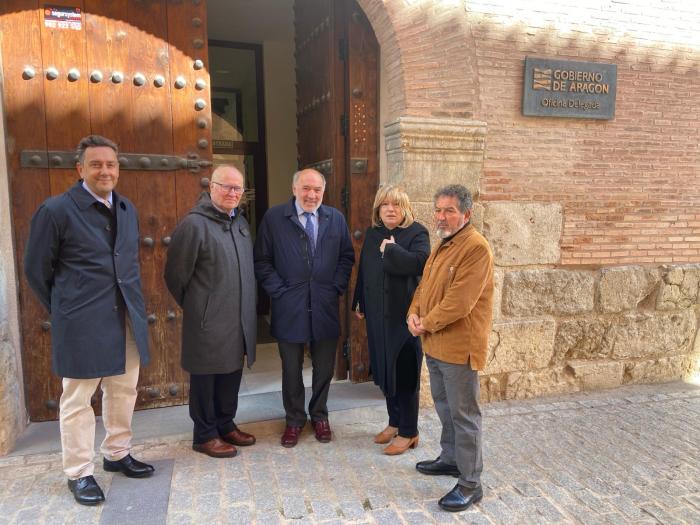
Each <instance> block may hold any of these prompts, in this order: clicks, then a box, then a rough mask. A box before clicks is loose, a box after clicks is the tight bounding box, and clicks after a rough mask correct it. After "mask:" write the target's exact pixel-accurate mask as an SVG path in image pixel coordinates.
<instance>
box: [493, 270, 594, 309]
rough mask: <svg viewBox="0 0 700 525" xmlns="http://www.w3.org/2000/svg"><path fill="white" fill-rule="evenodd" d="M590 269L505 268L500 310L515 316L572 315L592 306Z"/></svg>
mask: <svg viewBox="0 0 700 525" xmlns="http://www.w3.org/2000/svg"><path fill="white" fill-rule="evenodd" d="M594 290H595V279H594V277H593V273H592V272H587V271H570V270H519V271H514V272H508V273H507V274H506V276H505V280H504V285H503V303H502V306H501V308H502V310H503V313H504V314H506V315H512V316H515V317H534V316H537V315H542V314H545V315H546V314H549V315H575V314H581V313H584V312H590V311H592V310H593V297H594Z"/></svg>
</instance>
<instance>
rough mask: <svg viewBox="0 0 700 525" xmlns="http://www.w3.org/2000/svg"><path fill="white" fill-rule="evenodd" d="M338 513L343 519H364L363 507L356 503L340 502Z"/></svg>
mask: <svg viewBox="0 0 700 525" xmlns="http://www.w3.org/2000/svg"><path fill="white" fill-rule="evenodd" d="M368 506H369V505H368ZM340 512H341V513H342V514H343V517H344V518H346V519H348V520H359V519H366V517H365V507H363V505H362V504H361V503H358V502H356V501H342V502H340Z"/></svg>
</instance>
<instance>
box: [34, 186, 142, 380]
mask: <svg viewBox="0 0 700 525" xmlns="http://www.w3.org/2000/svg"><path fill="white" fill-rule="evenodd" d="M115 229H116V235H115ZM24 273H25V275H26V277H27V281H28V282H29V286H31V288H32V290H33V291H34V293H36V295H37V297H38V298H39V300H40V301H41V303H42V304H43V305H44V307H45V308H46V309H47V310H48V311H49V313H50V314H51V347H52V350H53V352H52V362H53V371H54V372H55V373H56V375H58V376H59V377H70V378H75V379H90V378H97V377H106V376H113V375H119V374H123V373H124V367H125V364H126V337H125V328H124V322H125V317H124V314H125V308H126V310H128V312H129V317H130V318H131V322H132V326H133V331H134V338H135V339H136V345H137V347H138V350H139V354H140V355H141V363H142V364H144V365H145V364H146V363H148V360H149V356H148V325H147V323H146V308H145V306H144V301H143V295H142V292H141V276H140V273H139V229H138V220H137V217H136V209H135V208H134V205H133V204H132V203H131V202H130V201H129V200H128V199H126V198H124V197H122V196H121V195H119V194H117V192H112V211H110V210H109V209H107V207H106V206H105V205H104V204H102V203H100V202H98V201H97V200H96V199H95V198H94V197H93V196H92V195H90V194H89V193H88V192H87V191H86V190H85V189H84V188H83V187H82V180H79V181H78V182H77V183H76V184H75V185H74V186H73V187H71V188H70V189H69V190H68V191H67V192H65V193H63V194H62V195H58V196H56V197H51V198H49V199H47V200H46V201H44V203H43V204H42V205H41V206H40V207H39V209H38V210H37V211H36V213H35V214H34V217H33V218H32V225H31V229H30V231H29V239H28V240H27V246H26V250H25V253H24Z"/></svg>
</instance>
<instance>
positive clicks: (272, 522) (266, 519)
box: [255, 511, 283, 525]
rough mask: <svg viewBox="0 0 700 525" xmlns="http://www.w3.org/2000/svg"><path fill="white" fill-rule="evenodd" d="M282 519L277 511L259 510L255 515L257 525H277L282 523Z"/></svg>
mask: <svg viewBox="0 0 700 525" xmlns="http://www.w3.org/2000/svg"><path fill="white" fill-rule="evenodd" d="M282 519H283V518H282V516H280V513H279V512H277V511H266V512H259V513H257V514H256V515H255V523H256V524H259V525H278V524H280V523H282Z"/></svg>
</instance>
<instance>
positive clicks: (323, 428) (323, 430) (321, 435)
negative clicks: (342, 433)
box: [313, 419, 332, 443]
mask: <svg viewBox="0 0 700 525" xmlns="http://www.w3.org/2000/svg"><path fill="white" fill-rule="evenodd" d="M313 425H314V434H315V435H316V439H317V440H318V441H320V442H321V443H328V442H329V441H330V440H331V437H332V434H331V426H330V425H329V424H328V420H327V419H324V420H323V421H314V422H313Z"/></svg>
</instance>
